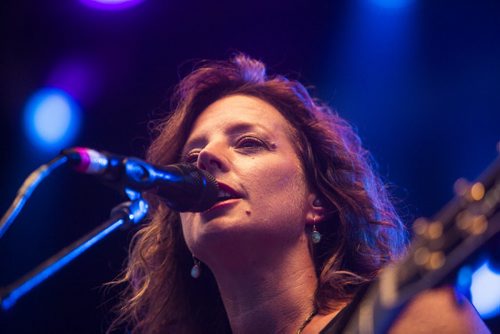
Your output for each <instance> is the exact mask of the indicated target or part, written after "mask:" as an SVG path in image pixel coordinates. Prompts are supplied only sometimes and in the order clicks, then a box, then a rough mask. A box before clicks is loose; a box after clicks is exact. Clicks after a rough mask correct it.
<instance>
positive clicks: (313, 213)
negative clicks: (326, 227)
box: [306, 193, 326, 225]
mask: <svg viewBox="0 0 500 334" xmlns="http://www.w3.org/2000/svg"><path fill="white" fill-rule="evenodd" d="M325 211H326V210H325V206H324V204H323V202H322V200H321V198H320V197H319V196H318V195H317V194H314V193H311V194H309V196H308V209H307V214H306V224H308V225H312V224H318V223H321V222H322V221H323V220H324V219H325Z"/></svg>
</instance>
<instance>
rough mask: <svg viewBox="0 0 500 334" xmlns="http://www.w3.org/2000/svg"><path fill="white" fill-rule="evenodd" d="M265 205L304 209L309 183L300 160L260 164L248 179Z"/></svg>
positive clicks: (254, 191)
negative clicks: (307, 183)
mask: <svg viewBox="0 0 500 334" xmlns="http://www.w3.org/2000/svg"><path fill="white" fill-rule="evenodd" d="M247 183H250V184H251V185H252V188H253V191H252V192H253V193H255V194H258V196H259V199H262V200H263V203H264V204H263V205H265V206H276V205H280V206H282V207H283V208H285V207H286V208H290V207H293V208H294V209H300V210H301V209H302V208H304V207H305V206H304V205H305V203H306V201H307V189H308V187H307V185H306V181H305V177H304V173H303V172H302V167H301V165H300V162H298V161H296V160H295V159H294V160H292V159H290V160H280V161H272V162H269V163H264V164H259V165H258V166H255V168H254V169H253V170H252V174H251V178H249V180H248V181H247ZM266 203H267V204H266Z"/></svg>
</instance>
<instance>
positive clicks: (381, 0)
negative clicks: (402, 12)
mask: <svg viewBox="0 0 500 334" xmlns="http://www.w3.org/2000/svg"><path fill="white" fill-rule="evenodd" d="M371 1H372V2H373V3H374V4H376V5H377V6H380V7H383V8H394V9H396V8H403V7H407V6H408V5H410V4H411V3H412V2H413V1H414V0H371Z"/></svg>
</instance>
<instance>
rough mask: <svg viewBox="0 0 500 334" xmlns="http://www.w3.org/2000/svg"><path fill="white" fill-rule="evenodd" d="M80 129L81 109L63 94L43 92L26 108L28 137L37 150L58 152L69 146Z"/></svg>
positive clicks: (33, 98) (61, 92) (51, 90)
mask: <svg viewBox="0 0 500 334" xmlns="http://www.w3.org/2000/svg"><path fill="white" fill-rule="evenodd" d="M79 125H80V111H79V108H78V105H77V103H76V102H75V101H74V99H73V98H72V97H71V96H70V95H69V94H67V93H66V92H65V91H63V90H60V89H55V88H45V89H41V90H39V91H38V92H36V93H35V94H34V95H33V96H32V97H31V98H30V99H29V100H28V102H27V104H26V109H25V129H26V134H27V136H28V138H29V139H30V141H31V143H32V144H33V145H34V146H36V147H37V148H40V149H42V150H44V151H49V152H55V151H58V150H60V149H62V148H64V147H66V146H68V145H69V144H70V143H71V142H72V141H73V139H74V138H75V137H76V134H77V132H78V128H79Z"/></svg>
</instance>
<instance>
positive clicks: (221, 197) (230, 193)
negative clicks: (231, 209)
mask: <svg viewBox="0 0 500 334" xmlns="http://www.w3.org/2000/svg"><path fill="white" fill-rule="evenodd" d="M217 183H218V186H219V192H218V194H217V202H215V204H214V205H212V207H211V208H209V209H208V210H206V211H204V212H203V213H204V214H208V213H210V212H212V211H214V210H216V209H217V208H224V207H227V206H231V205H232V204H234V203H236V202H237V200H238V199H240V198H242V195H241V194H240V193H239V192H237V191H236V190H234V189H233V188H231V187H230V186H228V185H227V184H225V183H223V182H219V181H217Z"/></svg>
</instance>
